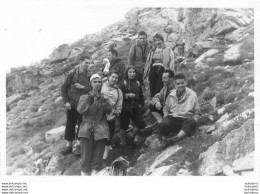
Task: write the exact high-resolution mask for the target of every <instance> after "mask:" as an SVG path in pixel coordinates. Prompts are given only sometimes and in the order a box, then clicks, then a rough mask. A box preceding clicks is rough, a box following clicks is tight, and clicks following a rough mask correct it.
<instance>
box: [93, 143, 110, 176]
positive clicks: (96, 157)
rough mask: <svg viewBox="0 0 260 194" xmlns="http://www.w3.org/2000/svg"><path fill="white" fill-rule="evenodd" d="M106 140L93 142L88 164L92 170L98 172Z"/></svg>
mask: <svg viewBox="0 0 260 194" xmlns="http://www.w3.org/2000/svg"><path fill="white" fill-rule="evenodd" d="M106 142H107V139H100V140H94V147H93V153H92V158H91V163H90V168H91V169H92V170H96V171H100V170H101V167H102V161H103V154H104V150H105V146H106Z"/></svg>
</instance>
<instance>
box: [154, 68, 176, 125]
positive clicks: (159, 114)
mask: <svg viewBox="0 0 260 194" xmlns="http://www.w3.org/2000/svg"><path fill="white" fill-rule="evenodd" d="M162 82H163V85H164V86H163V88H162V89H161V91H160V92H159V93H157V94H155V95H154V97H153V98H152V100H151V102H150V106H149V109H150V111H151V113H152V115H153V116H154V117H155V119H156V120H157V123H161V122H162V120H163V107H164V105H165V101H166V99H167V96H168V95H169V94H170V93H171V91H172V90H173V89H174V72H173V71H172V70H170V69H167V70H165V71H164V72H163V76H162Z"/></svg>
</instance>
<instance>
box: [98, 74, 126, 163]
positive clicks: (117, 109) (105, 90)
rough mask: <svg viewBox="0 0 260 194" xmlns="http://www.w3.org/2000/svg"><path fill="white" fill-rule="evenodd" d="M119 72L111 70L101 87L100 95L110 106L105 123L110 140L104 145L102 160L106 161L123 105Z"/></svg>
mask: <svg viewBox="0 0 260 194" xmlns="http://www.w3.org/2000/svg"><path fill="white" fill-rule="evenodd" d="M118 80H119V72H117V71H115V70H112V71H110V73H109V75H108V81H107V82H105V83H104V84H103V85H102V88H101V93H102V94H103V95H104V98H106V99H108V100H109V101H110V103H111V104H112V107H113V109H112V112H111V113H110V114H109V115H107V123H108V126H109V131H110V140H108V141H107V143H106V148H105V153H104V156H103V159H107V156H108V152H109V150H110V149H111V139H112V137H113V135H114V133H115V128H116V121H117V120H118V119H117V118H119V116H120V114H121V110H122V104H123V94H122V91H121V90H120V89H119V88H118V86H117V84H118Z"/></svg>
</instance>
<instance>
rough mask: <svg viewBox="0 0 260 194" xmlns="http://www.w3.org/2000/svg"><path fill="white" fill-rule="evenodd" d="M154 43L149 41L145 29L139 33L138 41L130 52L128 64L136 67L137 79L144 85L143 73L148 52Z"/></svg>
mask: <svg viewBox="0 0 260 194" xmlns="http://www.w3.org/2000/svg"><path fill="white" fill-rule="evenodd" d="M151 49H152V45H151V44H149V43H148V41H147V34H146V32H144V31H140V32H139V33H138V41H137V42H136V43H135V44H134V45H132V46H131V48H130V51H129V54H128V65H129V66H134V67H135V68H136V80H137V81H139V82H140V84H141V85H143V73H144V67H145V63H146V59H147V56H148V53H149V52H150V50H151Z"/></svg>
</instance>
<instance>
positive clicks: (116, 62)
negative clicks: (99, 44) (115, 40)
mask: <svg viewBox="0 0 260 194" xmlns="http://www.w3.org/2000/svg"><path fill="white" fill-rule="evenodd" d="M112 70H116V71H118V72H119V73H120V78H119V80H118V81H121V80H123V78H124V73H125V64H124V63H123V61H122V59H119V58H115V59H113V60H112V61H110V66H109V71H112Z"/></svg>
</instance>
